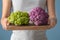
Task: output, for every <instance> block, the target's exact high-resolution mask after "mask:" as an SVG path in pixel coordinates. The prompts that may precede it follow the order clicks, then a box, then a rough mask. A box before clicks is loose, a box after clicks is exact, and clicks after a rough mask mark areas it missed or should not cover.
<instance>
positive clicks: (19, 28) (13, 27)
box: [7, 25, 50, 30]
mask: <svg viewBox="0 0 60 40" xmlns="http://www.w3.org/2000/svg"><path fill="white" fill-rule="evenodd" d="M48 29H50V25H41V26H34V25H33V26H32V25H31V26H14V25H8V27H7V30H48Z"/></svg>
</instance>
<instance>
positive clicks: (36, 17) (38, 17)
mask: <svg viewBox="0 0 60 40" xmlns="http://www.w3.org/2000/svg"><path fill="white" fill-rule="evenodd" d="M29 16H30V22H32V23H34V24H35V25H37V26H38V25H45V24H48V17H49V15H48V13H46V12H45V10H44V9H42V8H40V7H36V8H33V9H32V10H31V11H30V12H29Z"/></svg>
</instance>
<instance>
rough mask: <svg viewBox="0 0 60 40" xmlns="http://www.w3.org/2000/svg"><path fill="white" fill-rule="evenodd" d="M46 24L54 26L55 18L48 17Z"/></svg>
mask: <svg viewBox="0 0 60 40" xmlns="http://www.w3.org/2000/svg"><path fill="white" fill-rule="evenodd" d="M48 24H50V27H49V28H53V27H55V25H56V24H57V19H56V18H55V17H50V18H49V20H48Z"/></svg>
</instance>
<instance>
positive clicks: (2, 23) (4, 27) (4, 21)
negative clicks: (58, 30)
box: [1, 18, 9, 30]
mask: <svg viewBox="0 0 60 40" xmlns="http://www.w3.org/2000/svg"><path fill="white" fill-rule="evenodd" d="M1 25H2V27H3V29H5V30H6V29H7V25H9V23H8V21H7V18H1Z"/></svg>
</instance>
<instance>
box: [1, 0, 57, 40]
mask: <svg viewBox="0 0 60 40" xmlns="http://www.w3.org/2000/svg"><path fill="white" fill-rule="evenodd" d="M2 2H3V9H2V18H1V24H2V27H3V29H7V25H9V23H8V22H7V17H8V16H9V15H10V9H11V2H12V5H13V11H17V10H22V11H27V12H29V11H30V10H31V9H32V8H34V7H37V6H39V7H41V8H43V9H44V10H45V7H46V3H47V8H48V14H49V23H50V25H51V27H53V26H55V25H56V14H55V0H12V1H11V0H3V1H2ZM11 40H47V38H46V31H45V30H43V31H42V30H13V33H12V36H11Z"/></svg>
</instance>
